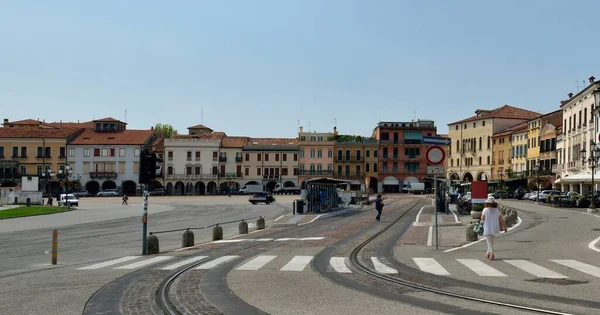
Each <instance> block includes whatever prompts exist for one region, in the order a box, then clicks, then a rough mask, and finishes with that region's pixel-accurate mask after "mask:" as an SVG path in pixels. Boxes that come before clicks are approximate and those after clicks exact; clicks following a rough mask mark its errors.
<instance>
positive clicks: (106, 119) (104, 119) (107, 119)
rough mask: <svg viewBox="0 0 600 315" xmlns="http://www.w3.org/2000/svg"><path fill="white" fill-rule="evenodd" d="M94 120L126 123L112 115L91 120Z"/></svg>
mask: <svg viewBox="0 0 600 315" xmlns="http://www.w3.org/2000/svg"><path fill="white" fill-rule="evenodd" d="M96 121H111V122H120V123H123V124H127V123H126V122H122V121H120V120H118V119H114V118H112V117H106V118H102V119H94V120H92V122H96Z"/></svg>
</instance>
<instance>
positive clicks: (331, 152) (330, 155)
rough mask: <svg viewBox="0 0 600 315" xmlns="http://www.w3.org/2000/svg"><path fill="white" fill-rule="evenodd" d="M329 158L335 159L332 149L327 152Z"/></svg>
mask: <svg viewBox="0 0 600 315" xmlns="http://www.w3.org/2000/svg"><path fill="white" fill-rule="evenodd" d="M327 157H328V158H332V157H333V150H332V149H329V150H328V151H327Z"/></svg>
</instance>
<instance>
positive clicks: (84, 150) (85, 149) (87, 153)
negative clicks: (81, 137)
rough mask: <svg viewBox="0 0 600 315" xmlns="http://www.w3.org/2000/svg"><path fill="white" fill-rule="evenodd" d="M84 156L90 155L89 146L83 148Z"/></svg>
mask: <svg viewBox="0 0 600 315" xmlns="http://www.w3.org/2000/svg"><path fill="white" fill-rule="evenodd" d="M83 156H86V157H87V156H90V149H88V148H84V149H83Z"/></svg>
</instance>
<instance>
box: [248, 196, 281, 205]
mask: <svg viewBox="0 0 600 315" xmlns="http://www.w3.org/2000/svg"><path fill="white" fill-rule="evenodd" d="M248 201H250V203H251V204H253V205H255V204H257V203H259V202H264V203H266V204H270V203H271V202H275V198H273V195H271V194H269V193H257V194H254V195H252V196H250V198H248Z"/></svg>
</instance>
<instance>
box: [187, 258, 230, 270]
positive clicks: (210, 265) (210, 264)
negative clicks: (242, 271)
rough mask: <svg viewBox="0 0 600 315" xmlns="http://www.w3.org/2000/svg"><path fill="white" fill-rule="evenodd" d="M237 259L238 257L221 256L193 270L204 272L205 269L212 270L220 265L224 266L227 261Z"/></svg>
mask: <svg viewBox="0 0 600 315" xmlns="http://www.w3.org/2000/svg"><path fill="white" fill-rule="evenodd" d="M236 258H238V256H223V257H219V258H217V259H215V260H213V261H209V262H205V263H203V264H202V265H200V266H198V267H196V268H194V269H199V270H206V269H212V268H215V267H217V266H218V265H220V264H224V263H226V262H228V261H232V260H234V259H236Z"/></svg>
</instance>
